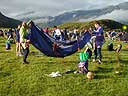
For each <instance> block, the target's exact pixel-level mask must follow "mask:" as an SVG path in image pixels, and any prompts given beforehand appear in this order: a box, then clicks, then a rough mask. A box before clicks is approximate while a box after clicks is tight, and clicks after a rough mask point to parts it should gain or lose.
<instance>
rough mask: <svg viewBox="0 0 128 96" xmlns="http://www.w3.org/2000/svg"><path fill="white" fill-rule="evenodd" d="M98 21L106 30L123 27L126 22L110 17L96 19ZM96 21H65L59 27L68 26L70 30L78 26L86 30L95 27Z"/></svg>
mask: <svg viewBox="0 0 128 96" xmlns="http://www.w3.org/2000/svg"><path fill="white" fill-rule="evenodd" d="M96 21H98V22H99V23H100V24H101V25H102V26H103V28H104V29H105V30H114V29H122V26H124V24H122V23H119V22H116V21H114V20H109V19H102V20H96ZM94 22H95V21H90V22H71V23H64V24H61V25H59V28H67V29H70V30H73V29H76V28H77V29H80V30H85V29H88V28H90V27H92V28H93V27H94ZM125 25H126V24H125ZM126 26H127V25H126Z"/></svg>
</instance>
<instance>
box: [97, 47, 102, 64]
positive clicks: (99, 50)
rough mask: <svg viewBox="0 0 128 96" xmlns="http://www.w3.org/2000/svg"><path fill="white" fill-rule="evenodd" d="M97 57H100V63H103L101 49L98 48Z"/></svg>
mask: <svg viewBox="0 0 128 96" xmlns="http://www.w3.org/2000/svg"><path fill="white" fill-rule="evenodd" d="M97 55H98V59H99V63H101V61H102V53H101V48H97Z"/></svg>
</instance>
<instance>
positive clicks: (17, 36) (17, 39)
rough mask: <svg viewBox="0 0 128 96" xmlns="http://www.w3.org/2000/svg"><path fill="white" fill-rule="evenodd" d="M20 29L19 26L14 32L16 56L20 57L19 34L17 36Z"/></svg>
mask: <svg viewBox="0 0 128 96" xmlns="http://www.w3.org/2000/svg"><path fill="white" fill-rule="evenodd" d="M20 28H21V25H18V28H17V30H16V31H15V33H16V56H22V54H21V50H20V49H21V46H20V34H19V31H20Z"/></svg>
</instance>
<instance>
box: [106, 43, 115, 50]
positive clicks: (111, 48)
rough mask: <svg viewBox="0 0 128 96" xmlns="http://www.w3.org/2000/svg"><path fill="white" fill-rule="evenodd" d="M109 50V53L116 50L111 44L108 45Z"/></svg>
mask: <svg viewBox="0 0 128 96" xmlns="http://www.w3.org/2000/svg"><path fill="white" fill-rule="evenodd" d="M107 50H108V51H113V50H114V49H113V43H109V44H108V45H107Z"/></svg>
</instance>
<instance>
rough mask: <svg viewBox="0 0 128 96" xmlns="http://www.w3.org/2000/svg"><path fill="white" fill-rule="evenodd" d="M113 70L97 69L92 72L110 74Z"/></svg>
mask: <svg viewBox="0 0 128 96" xmlns="http://www.w3.org/2000/svg"><path fill="white" fill-rule="evenodd" d="M113 70H114V68H102V67H97V68H96V70H95V71H94V72H95V73H109V72H112V71H113Z"/></svg>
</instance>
